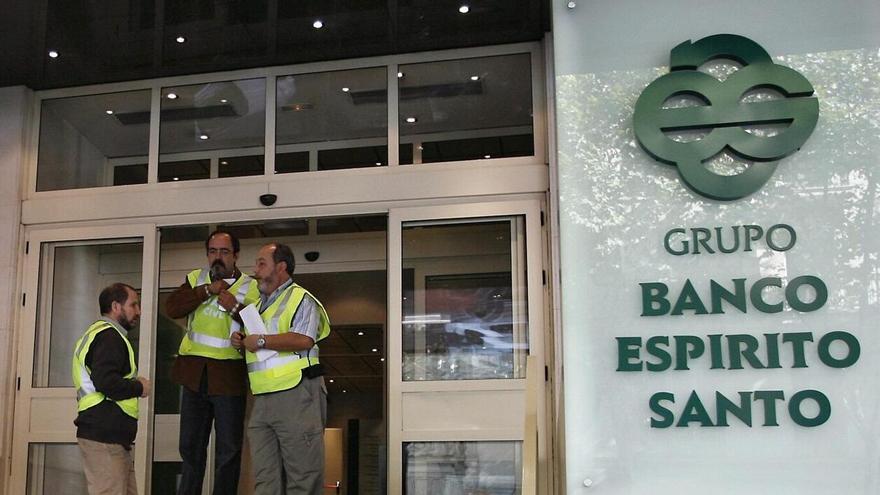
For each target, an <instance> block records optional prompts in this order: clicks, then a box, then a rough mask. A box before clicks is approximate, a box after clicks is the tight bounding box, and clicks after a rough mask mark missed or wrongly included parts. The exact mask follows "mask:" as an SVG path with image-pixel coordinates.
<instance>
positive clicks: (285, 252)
mask: <svg viewBox="0 0 880 495" xmlns="http://www.w3.org/2000/svg"><path fill="white" fill-rule="evenodd" d="M271 245H272V246H275V251H273V252H272V261H274V262H275V263H281V262H282V261H283V262H285V263H287V274H288V275H289V276H291V277H292V276H293V269H294V267H296V260H294V259H293V250H292V249H290V246H288V245H287V244H281V243H278V242H273V243H271Z"/></svg>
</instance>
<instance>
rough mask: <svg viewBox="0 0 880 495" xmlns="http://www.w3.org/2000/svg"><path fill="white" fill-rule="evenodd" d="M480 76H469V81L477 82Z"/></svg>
mask: <svg viewBox="0 0 880 495" xmlns="http://www.w3.org/2000/svg"><path fill="white" fill-rule="evenodd" d="M479 80H480V76H471V81H479Z"/></svg>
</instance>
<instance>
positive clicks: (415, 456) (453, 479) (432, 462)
mask: <svg viewBox="0 0 880 495" xmlns="http://www.w3.org/2000/svg"><path fill="white" fill-rule="evenodd" d="M403 462H404V469H403V477H404V479H403V485H404V493H406V494H407V495H438V494H447V493H449V494H451V493H456V494H458V493H498V494H501V493H504V494H516V493H521V492H522V443H521V442H410V443H404V444H403Z"/></svg>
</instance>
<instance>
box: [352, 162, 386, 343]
mask: <svg viewBox="0 0 880 495" xmlns="http://www.w3.org/2000/svg"><path fill="white" fill-rule="evenodd" d="M376 166H377V167H381V166H382V162H376ZM363 334H364V333H363V332H360V333H358V335H363Z"/></svg>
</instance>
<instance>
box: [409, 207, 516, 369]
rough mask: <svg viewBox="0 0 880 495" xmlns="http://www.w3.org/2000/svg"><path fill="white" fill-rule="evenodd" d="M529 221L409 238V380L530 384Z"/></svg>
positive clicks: (421, 232) (426, 231)
mask: <svg viewBox="0 0 880 495" xmlns="http://www.w3.org/2000/svg"><path fill="white" fill-rule="evenodd" d="M522 235H523V226H522V218H519V217H517V218H513V219H504V220H498V221H484V222H473V223H471V222H464V223H453V224H443V223H437V224H429V225H424V224H418V225H410V226H405V227H404V230H403V239H402V242H403V274H402V277H403V287H404V289H403V301H402V302H403V380H404V381H420V380H426V381H431V380H477V379H505V378H522V377H523V376H524V373H525V355H526V354H527V353H528V337H527V336H528V324H527V321H528V320H527V310H526V304H527V301H526V293H527V286H526V282H525V266H524V262H523V260H524V249H525V247H524V245H523V238H522Z"/></svg>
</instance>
